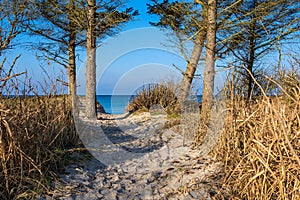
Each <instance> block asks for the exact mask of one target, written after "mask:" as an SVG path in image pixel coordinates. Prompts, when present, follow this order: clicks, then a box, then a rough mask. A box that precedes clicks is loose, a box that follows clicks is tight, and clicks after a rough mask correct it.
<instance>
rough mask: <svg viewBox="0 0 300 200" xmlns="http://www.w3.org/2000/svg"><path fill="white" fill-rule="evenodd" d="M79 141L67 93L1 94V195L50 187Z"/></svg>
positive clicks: (31, 194)
mask: <svg viewBox="0 0 300 200" xmlns="http://www.w3.org/2000/svg"><path fill="white" fill-rule="evenodd" d="M78 144H79V139H78V137H77V135H76V131H75V126H74V122H73V119H72V114H71V105H70V103H69V101H68V97H67V96H43V97H41V96H36V97H26V98H9V99H8V98H3V97H2V98H0V179H1V181H0V199H20V198H26V199H28V198H33V197H34V196H36V195H38V194H40V193H42V192H43V191H46V190H47V188H49V182H50V181H51V180H52V178H54V177H55V174H56V173H57V172H58V171H59V168H60V167H61V166H62V164H64V161H65V158H66V157H65V155H66V154H65V153H66V152H67V151H68V149H70V148H73V147H76V146H77V145H78Z"/></svg>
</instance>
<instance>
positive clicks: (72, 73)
mask: <svg viewBox="0 0 300 200" xmlns="http://www.w3.org/2000/svg"><path fill="white" fill-rule="evenodd" d="M70 7H71V8H74V0H71V1H70ZM69 15H70V14H69ZM69 26H70V32H69V33H70V35H69V42H68V52H69V69H68V74H69V94H70V96H71V105H72V109H73V114H75V113H76V114H77V105H76V94H77V92H76V59H75V45H76V44H75V42H76V25H75V24H74V23H73V21H72V19H70V22H69Z"/></svg>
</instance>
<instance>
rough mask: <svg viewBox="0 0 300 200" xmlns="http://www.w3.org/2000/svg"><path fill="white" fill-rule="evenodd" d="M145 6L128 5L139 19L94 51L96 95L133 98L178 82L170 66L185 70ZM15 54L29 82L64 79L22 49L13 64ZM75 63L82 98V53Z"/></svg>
mask: <svg viewBox="0 0 300 200" xmlns="http://www.w3.org/2000/svg"><path fill="white" fill-rule="evenodd" d="M147 3H150V1H147V0H138V1H137V0H136V1H128V4H127V5H128V6H133V7H134V8H135V9H137V10H139V13H140V15H138V16H136V17H135V19H134V20H133V21H131V22H128V23H127V24H126V25H123V26H122V27H121V31H120V33H119V34H117V35H115V36H113V37H109V38H107V39H105V40H104V41H102V42H101V43H100V44H101V45H100V47H98V48H97V94H132V93H133V92H134V91H135V89H137V88H139V87H141V86H142V85H144V84H148V83H153V82H159V81H162V80H167V79H172V80H175V81H178V82H179V81H181V77H182V76H181V74H180V73H179V71H178V70H176V69H175V68H174V67H173V66H172V65H173V64H175V65H176V66H179V67H181V69H185V66H186V62H185V60H184V59H183V58H182V56H181V54H180V53H179V50H178V49H177V48H174V47H171V46H172V45H174V44H173V43H172V42H170V38H169V36H167V34H166V32H164V31H162V30H160V29H158V28H154V27H151V25H150V24H149V21H155V20H156V19H155V17H154V16H150V15H148V14H147V6H146V4H147ZM34 40H36V38H30V37H28V36H26V37H23V38H22V37H20V38H18V39H17V42H19V43H21V44H24V43H26V42H30V41H34ZM19 47H20V48H19ZM18 54H22V56H21V58H20V60H19V62H18V66H17V68H16V69H15V72H21V71H27V72H28V75H29V77H30V78H31V82H33V83H37V82H39V83H40V84H41V85H43V84H44V79H47V80H48V81H49V79H48V78H47V76H46V75H45V73H44V71H46V72H47V74H48V75H49V76H50V79H52V80H56V78H57V77H59V78H60V79H67V74H66V70H65V69H64V68H63V67H61V66H57V64H55V63H52V62H48V61H45V60H44V61H38V60H37V59H36V56H35V54H36V52H34V51H30V50H28V49H25V48H21V45H20V46H18V48H15V49H13V50H10V51H8V52H7V53H6V56H7V58H8V60H9V62H12V60H13V58H14V57H15V56H16V55H18ZM77 59H78V61H77V83H78V94H79V95H84V94H85V60H86V53H85V51H78V52H77ZM42 68H43V69H44V70H42ZM201 69H203V65H202V67H201V66H200V71H201ZM219 82H223V81H219ZM44 85H45V84H44ZM201 85H202V84H200V82H199V81H198V83H197V87H196V90H198V91H201V89H202V88H201ZM64 91H65V92H66V91H67V87H65V88H64Z"/></svg>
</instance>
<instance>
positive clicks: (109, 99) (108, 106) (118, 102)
mask: <svg viewBox="0 0 300 200" xmlns="http://www.w3.org/2000/svg"><path fill="white" fill-rule="evenodd" d="M133 97H134V96H133V95H97V96H96V99H97V101H99V102H100V103H101V105H102V106H103V107H104V110H105V111H106V112H107V113H110V114H123V113H125V112H126V108H127V105H128V103H129V102H130V100H131V99H132V98H133ZM201 100H202V96H201V95H199V96H197V101H198V102H201Z"/></svg>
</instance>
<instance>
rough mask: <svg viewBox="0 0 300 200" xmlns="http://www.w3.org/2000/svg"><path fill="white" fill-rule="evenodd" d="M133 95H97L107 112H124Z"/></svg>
mask: <svg viewBox="0 0 300 200" xmlns="http://www.w3.org/2000/svg"><path fill="white" fill-rule="evenodd" d="M131 97H132V96H131V95H97V96H96V100H97V101H99V102H100V104H101V105H102V106H103V107H104V110H105V112H107V113H110V114H123V113H125V111H126V108H127V105H128V103H129V101H130V99H131Z"/></svg>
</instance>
